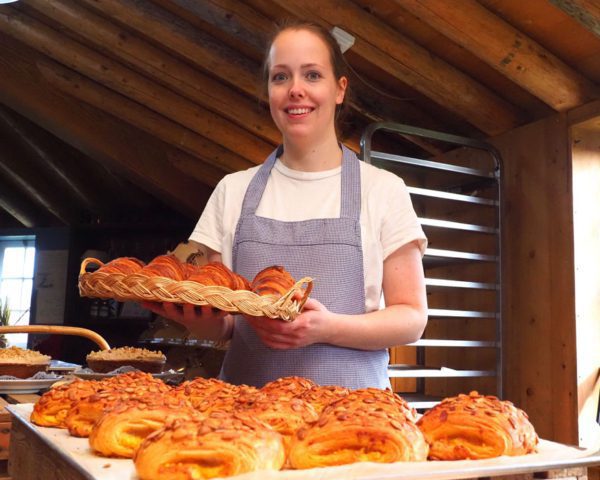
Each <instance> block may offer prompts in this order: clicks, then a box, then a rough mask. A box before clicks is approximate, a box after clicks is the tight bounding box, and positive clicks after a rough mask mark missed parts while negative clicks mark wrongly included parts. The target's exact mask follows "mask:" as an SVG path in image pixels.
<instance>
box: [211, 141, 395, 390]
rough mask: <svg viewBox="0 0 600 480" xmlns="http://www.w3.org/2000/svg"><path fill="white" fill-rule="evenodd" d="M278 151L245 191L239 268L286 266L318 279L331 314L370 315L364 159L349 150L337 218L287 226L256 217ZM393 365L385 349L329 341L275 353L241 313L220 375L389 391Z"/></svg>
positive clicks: (317, 289)
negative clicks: (363, 210) (363, 207)
mask: <svg viewBox="0 0 600 480" xmlns="http://www.w3.org/2000/svg"><path fill="white" fill-rule="evenodd" d="M280 149H281V147H280ZM278 153H280V152H279V151H278V150H275V151H274V152H273V153H272V154H271V155H270V156H269V157H268V158H267V160H266V161H265V163H264V164H263V165H262V166H261V168H260V169H259V170H258V172H257V173H256V175H255V176H254V178H253V179H252V181H251V182H250V184H249V186H248V190H247V191H246V195H245V197H244V202H243V205H242V212H241V216H240V219H239V222H238V224H237V228H236V232H235V237H234V242H233V268H234V270H235V271H236V272H238V273H240V274H242V275H244V276H245V277H247V278H254V276H255V275H256V274H257V273H258V272H259V271H260V270H262V269H263V268H265V267H267V266H269V265H282V266H284V267H285V268H286V270H288V271H289V272H290V273H291V274H292V275H293V276H294V278H302V277H305V276H310V277H312V278H314V279H315V280H314V288H313V290H312V293H311V297H313V298H316V299H317V300H319V301H320V302H321V303H323V304H324V305H325V306H326V307H327V308H328V309H329V310H330V311H332V312H336V313H342V314H361V313H364V312H365V286H364V274H363V254H362V244H361V233H360V164H359V160H358V158H357V157H356V155H355V154H354V153H353V152H352V151H350V150H348V149H347V148H346V147H343V159H342V173H341V185H342V188H341V211H340V217H339V218H320V219H311V220H304V221H299V222H284V221H279V220H273V219H269V218H264V217H259V216H257V215H256V209H257V207H258V204H259V202H260V199H261V197H262V194H263V192H264V190H265V187H266V185H267V179H268V177H269V174H270V172H271V169H272V168H273V165H274V164H275V160H276V158H277V156H278ZM388 360H389V357H388V353H387V350H385V349H382V350H375V351H372V350H370V351H367V350H358V349H353V348H344V347H338V346H335V345H329V344H324V343H318V344H313V345H309V346H307V347H302V348H297V349H292V350H276V349H272V348H270V347H268V346H266V345H265V344H263V343H262V342H261V340H260V338H259V337H258V336H257V335H256V333H255V331H254V330H253V329H252V327H250V326H249V325H248V323H247V322H246V320H245V319H244V318H243V317H242V316H237V317H236V319H235V324H234V330H233V337H232V339H231V344H230V347H229V349H228V351H227V354H226V356H225V359H224V362H223V367H222V369H221V374H220V377H221V378H222V379H224V380H226V381H228V382H231V383H234V384H241V383H245V384H248V385H254V386H257V387H260V386H262V385H264V384H265V383H267V382H269V381H272V380H275V379H277V378H279V377H284V376H290V375H298V376H302V377H306V378H309V379H311V380H313V381H315V382H316V383H318V384H320V385H343V386H346V387H348V388H364V387H379V388H386V387H389V386H390V382H389V379H388V376H387V364H388Z"/></svg>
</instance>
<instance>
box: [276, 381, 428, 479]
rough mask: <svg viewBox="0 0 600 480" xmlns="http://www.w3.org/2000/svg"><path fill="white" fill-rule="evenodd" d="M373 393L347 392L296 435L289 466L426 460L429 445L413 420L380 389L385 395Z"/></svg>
mask: <svg viewBox="0 0 600 480" xmlns="http://www.w3.org/2000/svg"><path fill="white" fill-rule="evenodd" d="M375 390H376V389H362V390H355V391H354V392H351V393H350V394H349V395H347V396H346V397H343V398H341V399H340V400H337V401H336V402H334V403H332V404H330V405H329V406H327V407H326V408H325V409H324V410H323V412H322V413H321V415H320V416H319V419H318V421H317V422H316V423H314V424H312V425H310V426H307V427H303V428H301V429H300V430H298V432H297V433H296V436H295V437H294V439H293V440H292V443H291V447H290V452H289V456H288V461H289V463H290V465H291V467H293V468H296V469H305V468H314V467H326V466H334V465H344V464H349V463H354V462H364V461H370V462H378V463H391V462H400V461H411V462H417V461H425V460H426V459H427V452H428V446H427V443H426V442H425V439H424V437H423V434H422V433H421V431H420V430H419V428H418V427H417V426H416V424H415V423H414V421H413V419H412V418H411V417H409V416H407V415H405V413H404V412H405V410H404V409H402V408H398V405H397V404H396V402H395V401H394V400H393V399H390V398H389V397H390V395H389V394H388V395H385V391H384V390H381V392H384V395H378V394H375V392H374V391H375Z"/></svg>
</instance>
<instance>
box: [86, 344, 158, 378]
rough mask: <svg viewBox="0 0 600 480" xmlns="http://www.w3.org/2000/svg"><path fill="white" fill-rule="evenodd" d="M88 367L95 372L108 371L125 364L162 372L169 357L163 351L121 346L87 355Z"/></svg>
mask: <svg viewBox="0 0 600 480" xmlns="http://www.w3.org/2000/svg"><path fill="white" fill-rule="evenodd" d="M85 360H86V362H87V365H88V367H90V368H91V369H92V370H94V372H98V373H108V372H111V371H113V370H115V369H117V368H119V367H123V366H125V365H128V366H131V367H134V368H137V369H138V370H141V371H143V372H149V373H160V372H162V370H163V368H164V366H165V362H166V361H167V357H165V356H164V355H163V353H162V352H159V351H156V352H155V351H152V350H147V349H145V348H135V347H119V348H112V349H110V350H100V351H98V352H91V353H89V354H88V355H87V356H86V357H85Z"/></svg>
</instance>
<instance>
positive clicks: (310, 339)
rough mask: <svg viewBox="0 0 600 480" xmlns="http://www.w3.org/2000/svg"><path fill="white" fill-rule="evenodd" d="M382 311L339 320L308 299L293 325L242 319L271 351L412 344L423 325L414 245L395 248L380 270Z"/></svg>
mask: <svg viewBox="0 0 600 480" xmlns="http://www.w3.org/2000/svg"><path fill="white" fill-rule="evenodd" d="M383 291H384V295H385V300H386V307H385V308H384V309H382V310H378V311H375V312H370V313H366V314H362V315H341V314H336V313H333V312H330V311H328V310H327V309H326V308H325V307H324V306H323V305H322V304H321V303H320V302H318V301H317V300H314V299H309V300H308V301H307V302H306V305H305V309H304V312H303V313H302V314H301V315H299V316H298V317H297V318H296V319H295V320H294V321H293V322H290V323H286V322H282V321H280V320H272V319H268V318H263V317H261V318H256V317H254V318H253V317H247V318H248V321H249V322H250V323H251V324H252V326H253V327H254V328H255V329H256V331H257V333H258V334H259V336H260V337H261V339H262V340H263V342H264V343H265V344H267V345H268V346H270V347H271V348H279V349H286V348H297V347H301V346H304V345H310V344H312V343H330V344H333V345H338V346H342V347H348V348H357V349H361V350H377V349H381V348H387V347H391V346H393V345H404V344H407V343H412V342H415V341H416V340H418V339H419V338H420V337H421V334H422V333H423V330H424V329H425V325H426V324H427V297H426V292H425V279H424V274H423V263H422V259H421V252H420V250H419V247H418V246H417V243H416V242H412V243H409V244H407V245H404V246H402V247H400V248H399V249H398V250H396V251H395V252H394V253H392V254H391V255H389V256H388V257H387V258H386V260H385V262H384V265H383Z"/></svg>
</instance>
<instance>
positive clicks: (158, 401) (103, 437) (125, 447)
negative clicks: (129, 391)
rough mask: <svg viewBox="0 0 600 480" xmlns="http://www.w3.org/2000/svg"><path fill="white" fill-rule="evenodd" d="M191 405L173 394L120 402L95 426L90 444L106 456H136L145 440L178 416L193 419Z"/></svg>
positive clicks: (97, 451) (95, 450)
mask: <svg viewBox="0 0 600 480" xmlns="http://www.w3.org/2000/svg"><path fill="white" fill-rule="evenodd" d="M194 414H195V412H194V410H193V409H192V408H191V407H190V406H189V404H188V403H187V402H186V401H184V400H181V399H179V398H176V397H174V396H172V395H169V394H166V395H159V396H148V397H144V398H140V399H138V400H135V401H129V402H122V403H119V404H118V405H117V406H115V407H114V408H112V409H110V410H108V411H107V412H105V413H104V414H103V415H102V416H101V417H100V418H99V419H98V420H97V421H96V423H95V424H94V425H93V427H92V429H91V431H90V434H89V442H90V447H91V448H92V450H94V452H96V453H98V454H100V455H103V456H105V457H122V458H133V454H134V452H135V450H136V449H137V447H138V446H139V445H140V443H142V441H143V440H144V439H145V438H146V437H147V436H148V435H150V434H151V433H152V432H155V431H156V430H158V429H159V428H161V427H163V426H164V425H165V423H167V422H169V421H171V420H174V419H175V418H182V419H184V418H190V419H191V418H192V417H193V415H194Z"/></svg>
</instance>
